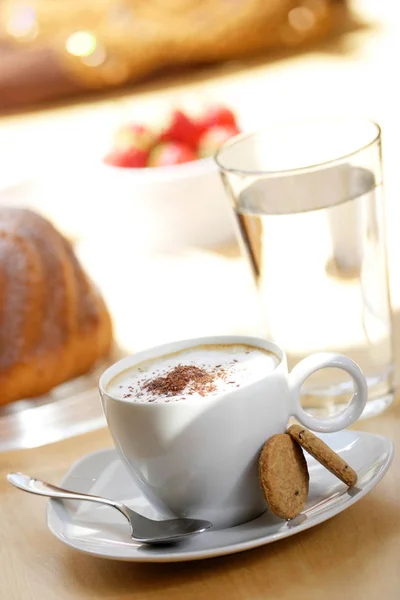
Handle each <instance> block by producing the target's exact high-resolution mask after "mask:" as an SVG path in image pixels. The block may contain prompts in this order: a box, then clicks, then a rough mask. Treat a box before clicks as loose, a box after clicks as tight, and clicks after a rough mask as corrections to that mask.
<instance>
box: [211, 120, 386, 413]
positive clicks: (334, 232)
mask: <svg viewBox="0 0 400 600" xmlns="http://www.w3.org/2000/svg"><path fill="white" fill-rule="evenodd" d="M216 161H217V163H218V166H219V168H220V172H221V175H222V179H223V181H224V184H225V187H226V189H227V191H228V193H229V196H230V198H231V199H232V203H233V208H234V211H235V215H236V222H237V228H238V235H239V238H240V241H241V245H242V248H243V251H244V253H245V254H246V255H247V258H248V261H249V264H250V267H251V269H252V272H253V275H254V279H255V282H256V285H257V289H258V292H259V298H260V302H261V312H262V317H263V321H264V323H265V331H264V333H265V336H266V337H268V338H270V339H272V340H275V341H276V342H277V343H278V344H280V345H282V346H283V347H284V348H285V350H286V352H287V357H288V362H289V368H291V367H293V366H294V365H295V364H296V363H297V362H299V361H300V360H301V359H302V358H303V357H304V356H305V355H307V354H309V353H310V352H318V351H333V352H342V353H345V354H347V355H348V356H350V357H351V358H353V359H354V360H355V361H356V362H357V363H358V364H359V365H360V366H361V368H362V369H363V371H364V374H365V376H366V378H367V381H368V386H369V401H368V404H367V407H366V409H365V412H364V416H372V415H375V414H378V413H379V412H381V411H382V410H384V409H385V408H386V407H387V406H388V405H389V404H390V403H391V401H392V399H393V368H394V358H393V341H392V315H391V306H390V299H389V291H388V277H387V259H386V237H385V208H384V199H383V189H382V162H381V132H380V128H379V126H378V125H376V124H375V123H373V122H370V121H364V120H357V119H332V120H330V119H318V120H310V121H302V122H297V123H286V124H281V125H276V124H275V125H271V126H270V127H269V128H268V129H266V130H264V131H260V132H257V133H254V134H243V135H240V136H236V137H235V138H233V139H232V140H230V141H229V142H227V143H226V144H225V145H224V146H223V147H222V148H221V149H220V150H219V152H218V153H217V156H216ZM351 390H352V383H351V380H350V378H348V379H347V378H346V376H345V375H343V372H342V371H338V370H336V369H325V370H324V371H320V372H318V373H316V374H315V375H313V377H311V378H310V379H308V380H307V382H306V383H305V384H304V386H303V390H302V392H303V405H304V406H305V407H306V408H308V410H309V411H310V412H312V413H315V414H320V415H321V416H326V415H328V414H329V415H330V414H333V413H335V412H338V411H339V410H341V409H342V408H343V407H344V405H345V404H346V403H347V401H348V399H349V397H350V395H351Z"/></svg>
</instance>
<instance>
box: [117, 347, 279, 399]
mask: <svg viewBox="0 0 400 600" xmlns="http://www.w3.org/2000/svg"><path fill="white" fill-rule="evenodd" d="M278 364H279V358H278V357H277V356H276V355H275V354H273V353H272V352H268V351H267V350H263V349H261V348H257V347H255V346H250V345H246V344H208V345H201V346H193V347H191V348H185V349H184V350H180V351H179V352H175V353H173V354H167V355H164V356H159V357H157V358H152V359H149V360H147V361H144V362H141V363H139V364H137V365H134V366H133V367H131V368H129V369H127V370H126V371H123V372H121V373H119V374H118V375H117V376H116V377H114V378H113V379H112V380H111V381H110V383H109V384H108V386H107V392H108V393H109V394H110V395H112V396H113V397H114V398H118V399H120V400H126V401H131V402H138V403H148V402H156V403H163V402H175V401H179V400H188V399H193V400H200V399H202V398H204V397H207V398H209V397H217V396H220V395H222V394H225V393H228V392H230V391H232V390H234V389H235V388H238V387H243V386H246V385H249V384H250V383H254V382H255V381H257V380H259V379H261V378H262V377H264V376H265V375H267V374H268V373H270V372H271V371H273V370H274V369H275V368H276V367H277V365H278Z"/></svg>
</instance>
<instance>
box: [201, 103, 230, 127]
mask: <svg viewBox="0 0 400 600" xmlns="http://www.w3.org/2000/svg"><path fill="white" fill-rule="evenodd" d="M198 123H199V125H200V127H201V128H202V129H203V131H204V130H206V129H210V127H215V126H216V125H222V126H226V127H237V123H236V117H235V115H234V113H233V111H231V110H230V109H229V108H226V107H225V106H221V105H219V104H214V105H213V106H209V107H208V108H207V109H206V111H205V113H204V114H203V115H202V116H201V117H200V119H199V121H198Z"/></svg>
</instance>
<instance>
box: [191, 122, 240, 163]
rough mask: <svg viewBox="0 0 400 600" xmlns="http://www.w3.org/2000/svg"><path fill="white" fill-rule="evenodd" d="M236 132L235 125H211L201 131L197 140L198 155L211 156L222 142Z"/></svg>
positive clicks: (237, 131)
mask: <svg viewBox="0 0 400 600" xmlns="http://www.w3.org/2000/svg"><path fill="white" fill-rule="evenodd" d="M238 133H239V130H238V128H237V127H211V129H208V130H207V131H205V132H204V133H203V135H202V136H201V138H200V140H199V149H198V154H199V156H200V157H206V156H212V155H213V154H215V153H216V152H217V150H218V149H219V148H220V147H221V146H222V144H224V143H225V142H226V141H227V140H229V139H230V138H231V137H233V136H234V135H237V134H238Z"/></svg>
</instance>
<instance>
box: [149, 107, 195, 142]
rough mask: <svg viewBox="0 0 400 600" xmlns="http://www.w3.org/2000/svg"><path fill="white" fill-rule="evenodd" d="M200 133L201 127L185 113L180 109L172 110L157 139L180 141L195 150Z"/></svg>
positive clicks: (161, 140)
mask: <svg viewBox="0 0 400 600" xmlns="http://www.w3.org/2000/svg"><path fill="white" fill-rule="evenodd" d="M202 133H203V129H202V128H200V127H199V126H198V124H197V123H195V122H194V121H192V120H191V119H190V118H189V117H188V116H187V115H185V113H183V112H182V111H181V110H174V111H173V112H172V114H171V116H170V118H169V121H168V124H167V125H166V126H165V127H164V128H163V130H162V132H161V134H160V136H159V141H160V142H181V143H182V144H186V145H187V146H189V147H190V148H192V149H193V150H195V149H196V148H197V143H198V141H199V138H200V136H201V134H202Z"/></svg>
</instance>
